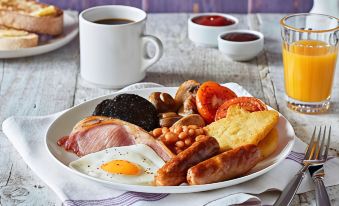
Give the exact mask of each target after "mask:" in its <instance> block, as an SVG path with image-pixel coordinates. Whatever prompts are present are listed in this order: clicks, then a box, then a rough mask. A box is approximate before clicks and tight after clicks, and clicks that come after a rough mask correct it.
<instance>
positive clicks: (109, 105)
mask: <svg viewBox="0 0 339 206" xmlns="http://www.w3.org/2000/svg"><path fill="white" fill-rule="evenodd" d="M93 115H95V116H107V117H113V118H117V119H121V120H124V121H126V122H130V123H132V124H135V125H138V126H140V127H142V128H143V129H145V130H147V131H151V130H152V129H155V128H157V127H158V126H159V119H158V112H157V110H156V108H155V107H154V106H153V104H152V103H150V102H149V101H148V100H147V99H145V98H143V97H140V96H138V95H136V94H119V95H118V96H116V97H114V98H113V99H106V100H104V101H102V102H101V103H100V104H98V105H97V107H96V108H95V110H94V112H93Z"/></svg>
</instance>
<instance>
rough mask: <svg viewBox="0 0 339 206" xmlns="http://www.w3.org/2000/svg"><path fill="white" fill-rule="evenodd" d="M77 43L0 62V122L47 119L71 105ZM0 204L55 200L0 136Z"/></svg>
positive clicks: (75, 72)
mask: <svg viewBox="0 0 339 206" xmlns="http://www.w3.org/2000/svg"><path fill="white" fill-rule="evenodd" d="M78 59H79V51H78V42H77V40H75V41H73V42H72V43H71V44H69V45H68V46H66V47H64V48H61V49H59V50H58V51H55V52H51V53H48V54H44V55H41V56H36V57H29V58H21V59H12V60H4V61H1V64H2V68H1V72H0V73H1V76H0V77H1V78H0V79H1V82H0V95H1V99H0V105H1V107H0V121H1V122H2V121H3V120H4V119H5V118H7V117H9V116H12V115H46V114H50V113H54V112H57V111H61V110H64V109H66V108H69V107H71V106H72V105H73V98H74V90H75V79H76V75H77V70H78ZM0 140H1V141H0V148H1V158H0V165H1V167H0V204H1V205H16V204H20V203H21V204H23V205H55V204H56V203H58V202H59V200H58V198H57V197H56V195H55V194H54V192H53V191H51V190H50V189H49V188H48V187H47V186H46V184H45V183H43V182H42V181H41V180H40V179H39V178H38V177H37V176H36V175H35V174H34V173H33V172H32V171H31V170H30V169H29V168H28V166H27V165H26V164H25V163H24V161H23V160H22V159H21V157H20V156H19V154H18V153H17V152H16V151H15V149H14V148H13V146H12V145H11V144H10V143H9V141H8V140H7V138H6V137H5V135H4V134H3V133H2V131H1V132H0Z"/></svg>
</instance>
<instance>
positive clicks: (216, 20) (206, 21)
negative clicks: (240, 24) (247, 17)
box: [192, 15, 235, 26]
mask: <svg viewBox="0 0 339 206" xmlns="http://www.w3.org/2000/svg"><path fill="white" fill-rule="evenodd" d="M192 22H194V23H196V24H200V25H204V26H228V25H232V24H235V21H233V20H232V19H228V18H226V17H223V16H218V15H205V16H197V17H194V18H193V19H192Z"/></svg>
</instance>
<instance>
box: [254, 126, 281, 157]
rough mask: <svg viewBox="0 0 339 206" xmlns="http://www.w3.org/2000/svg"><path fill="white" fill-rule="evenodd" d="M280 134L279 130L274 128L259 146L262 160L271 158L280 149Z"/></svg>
mask: <svg viewBox="0 0 339 206" xmlns="http://www.w3.org/2000/svg"><path fill="white" fill-rule="evenodd" d="M278 140H279V134H278V130H277V128H273V129H272V130H271V131H270V132H269V133H268V134H267V136H266V137H265V138H264V139H263V140H261V141H260V142H259V144H258V147H259V150H260V154H261V158H262V159H265V158H267V157H268V156H270V155H271V154H272V153H273V152H274V151H275V150H276V149H277V147H278V143H279V141H278Z"/></svg>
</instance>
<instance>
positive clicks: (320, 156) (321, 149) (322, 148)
mask: <svg viewBox="0 0 339 206" xmlns="http://www.w3.org/2000/svg"><path fill="white" fill-rule="evenodd" d="M325 139H326V126H325V128H324V133H323V138H322V140H321V145H320V149H319V154H318V159H323V157H324V156H323V150H324V143H325Z"/></svg>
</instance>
